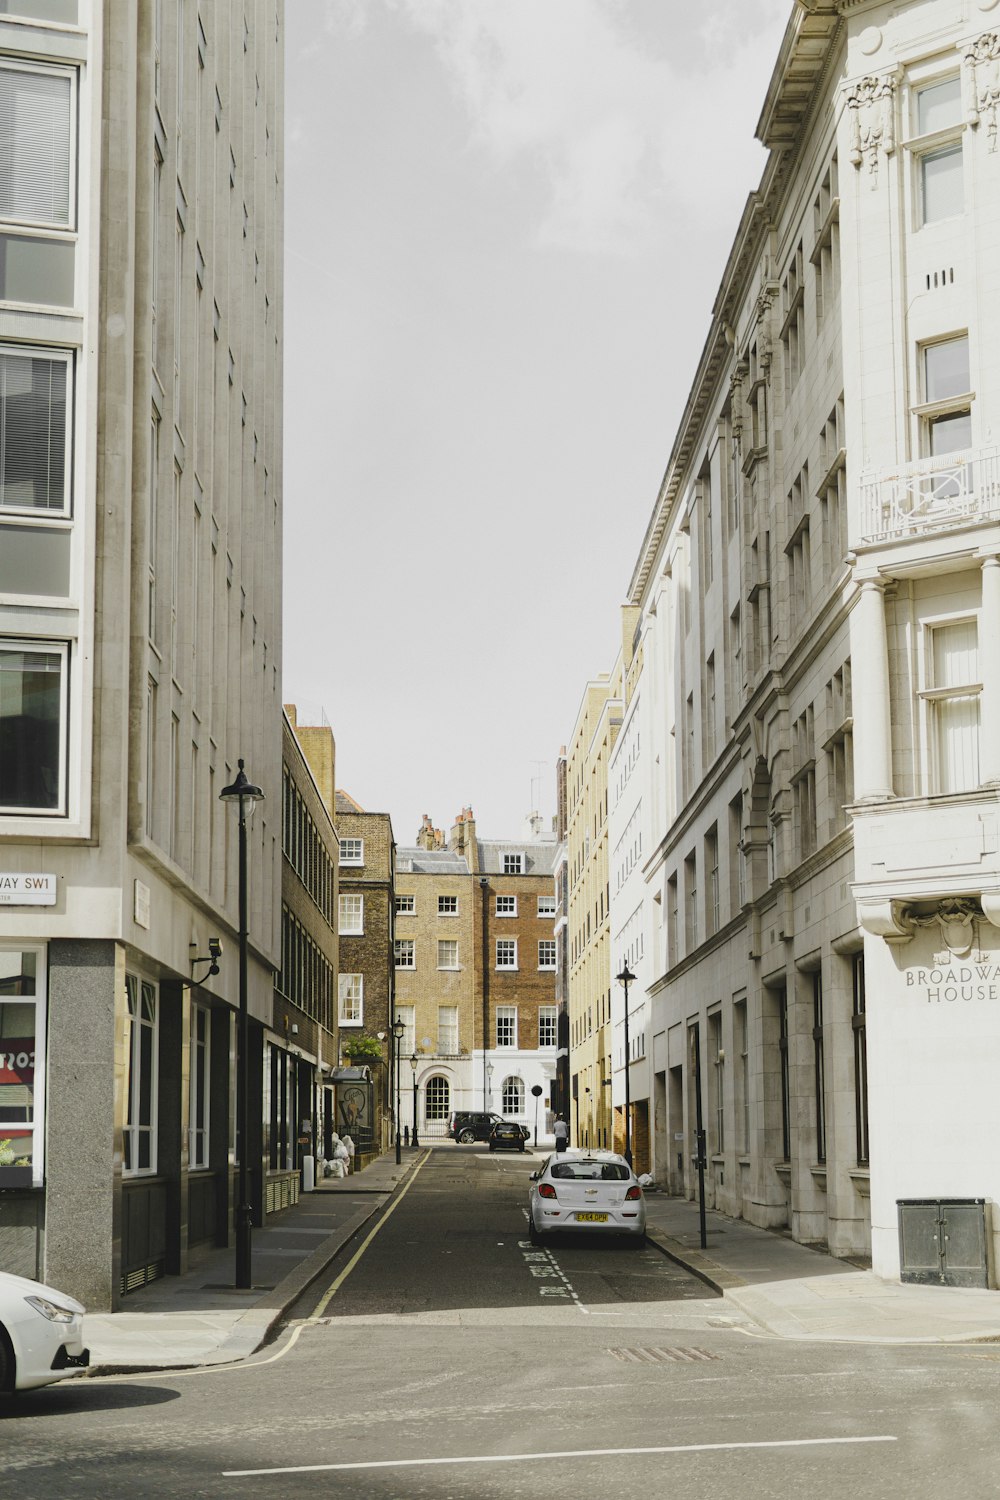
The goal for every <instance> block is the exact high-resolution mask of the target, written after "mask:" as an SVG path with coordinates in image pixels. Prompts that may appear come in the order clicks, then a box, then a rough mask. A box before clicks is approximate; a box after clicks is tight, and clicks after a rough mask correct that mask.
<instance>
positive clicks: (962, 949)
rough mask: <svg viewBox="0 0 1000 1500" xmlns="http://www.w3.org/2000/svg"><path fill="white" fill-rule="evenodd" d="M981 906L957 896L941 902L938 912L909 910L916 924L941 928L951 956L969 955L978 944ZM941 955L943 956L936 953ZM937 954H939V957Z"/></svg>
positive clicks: (976, 902) (963, 956)
mask: <svg viewBox="0 0 1000 1500" xmlns="http://www.w3.org/2000/svg"><path fill="white" fill-rule="evenodd" d="M979 919H980V908H979V903H978V901H971V900H969V899H968V897H965V896H958V897H954V898H952V899H950V900H948V901H942V902H940V904H939V905H938V909H937V911H933V912H930V913H928V914H926V915H921V916H916V915H914V914H913V913H912V912H911V913H910V921H911V922H912V924H913V926H914V927H938V928H939V929H940V931H941V936H942V937H943V938H944V941H945V945H946V947H947V954H946V955H945V962H947V961H948V957H947V955H949V954H950V956H951V957H952V958H968V957H969V956H970V954H971V953H972V952H973V950H974V949H975V948H976V947H977V946H978V936H979V932H978V928H979ZM937 956H940V955H937ZM937 956H936V957H937Z"/></svg>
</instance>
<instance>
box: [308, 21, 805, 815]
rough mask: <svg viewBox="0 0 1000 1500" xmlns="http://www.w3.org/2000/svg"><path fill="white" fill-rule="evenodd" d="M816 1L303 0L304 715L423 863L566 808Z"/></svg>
mask: <svg viewBox="0 0 1000 1500" xmlns="http://www.w3.org/2000/svg"><path fill="white" fill-rule="evenodd" d="M791 9H792V5H791V0H288V4H287V6H286V37H285V42H286V68H287V76H286V88H285V106H286V170H285V335H286V336H285V413H284V433H285V472H284V502H285V538H284V546H285V557H284V587H285V627H284V635H285V647H284V697H285V701H286V702H294V703H297V704H298V705H299V709H300V718H301V719H302V720H303V721H305V722H319V720H320V717H321V715H323V714H325V716H326V718H327V719H328V720H329V722H330V724H331V726H332V728H333V732H334V735H335V737H336V741H337V784H338V786H340V787H342V788H344V789H345V790H347V791H349V792H350V793H351V795H352V796H354V797H355V798H356V799H357V801H358V802H360V803H361V804H362V806H364V807H366V808H369V809H371V810H377V811H383V812H389V813H391V814H392V821H393V830H394V833H395V836H396V840H397V842H399V843H401V844H410V843H412V842H413V841H414V838H415V835H416V831H417V828H418V826H419V823H420V816H421V814H422V813H424V812H427V813H429V814H430V815H431V817H432V818H433V820H434V822H435V823H436V824H437V825H438V826H439V827H443V828H445V829H447V828H449V827H450V826H451V823H452V821H453V820H454V817H455V814H456V813H457V812H458V811H459V810H460V809H461V808H462V807H463V806H464V805H467V804H471V806H472V807H473V809H474V811H475V814H476V819H477V824H478V828H479V831H480V832H481V833H483V834H486V835H491V836H494V837H497V836H504V835H514V836H516V835H517V834H519V833H520V831H521V828H522V825H523V821H524V818H525V816H526V814H527V813H528V812H529V810H530V809H531V807H532V806H535V807H537V808H538V810H539V811H540V812H541V813H542V814H543V815H544V816H545V817H546V819H548V818H550V817H551V815H552V813H553V811H554V765H555V759H556V756H557V754H558V752H559V747H560V745H562V744H564V743H566V742H567V741H568V740H569V738H570V735H571V732H572V729H573V725H574V722H575V719H576V714H577V710H578V708H579V705H580V701H581V698H582V694H583V689H584V685H585V683H586V681H587V679H588V678H589V677H592V676H595V675H596V674H598V673H600V672H602V671H607V670H609V668H610V667H611V665H612V663H613V661H614V657H615V653H616V649H617V644H618V639H619V633H620V627H619V606H620V605H621V603H622V602H623V600H624V598H625V594H626V590H627V588H628V584H629V580H630V577H631V573H632V568H633V565H634V563H635V560H636V556H637V554H638V550H639V546H640V544H641V542H642V537H643V533H644V531H645V528H646V524H647V522H648V520H649V515H650V512H651V510H652V506H653V504H654V501H655V499H656V494H657V490H658V487H659V483H660V480H661V478H662V476H663V471H664V469H665V467H666V462H667V458H668V456H669V453H670V448H671V446H672V442H673V438H674V433H675V430H676V427H677V422H678V420H679V417H680V413H681V411H682V410H683V407H684V402H685V400H686V397H687V394H688V390H689V387H690V383H691V379H692V376H693V373H694V369H695V365H696V363H697V360H698V356H699V354H700V352H701V348H702V345H703V343H704V339H705V336H706V333H707V330H708V322H709V314H710V309H711V305H712V301H713V299H714V296H715V293H716V290H717V288H718V284H719V281H720V279H721V275H722V270H723V267H724V265H725V261H726V257H727V254H728V250H729V246H730V243H731V240H732V237H733V234H734V232H735V229H736V225H737V223H738V221H739V217H740V214H741V212H742V209H743V205H744V202H745V200H746V196H747V194H748V192H750V191H751V190H752V189H753V188H754V187H755V186H756V185H757V183H758V181H759V179H760V174H761V171H762V168H763V164H764V153H763V150H762V149H761V147H760V146H759V145H757V143H756V142H755V141H754V140H753V130H754V126H755V124H756V122H757V118H758V115H759V113H760V109H761V106H762V103H763V99H764V92H765V90H766V87H767V83H768V80H769V78H770V74H771V70H772V67H773V65H774V61H775V58H776V56H777V50H778V46H779V43H780V40H781V35H782V32H783V30H784V26H785V23H786V22H787V20H788V16H789V14H790V12H791Z"/></svg>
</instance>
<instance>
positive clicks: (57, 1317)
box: [24, 1297, 76, 1323]
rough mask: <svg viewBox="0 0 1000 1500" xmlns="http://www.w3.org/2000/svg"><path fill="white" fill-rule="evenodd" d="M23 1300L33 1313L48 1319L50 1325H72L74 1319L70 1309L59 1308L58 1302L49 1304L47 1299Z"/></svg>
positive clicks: (74, 1315) (73, 1313)
mask: <svg viewBox="0 0 1000 1500" xmlns="http://www.w3.org/2000/svg"><path fill="white" fill-rule="evenodd" d="M24 1300H25V1302H27V1304H28V1306H29V1307H33V1308H34V1309H35V1312H37V1313H41V1315H42V1317H43V1318H48V1320H49V1322H50V1323H72V1322H73V1319H74V1318H75V1317H76V1313H75V1312H74V1311H73V1309H72V1308H71V1307H60V1306H59V1303H58V1302H50V1301H49V1299H48V1297H25V1299H24Z"/></svg>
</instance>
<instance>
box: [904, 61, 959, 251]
mask: <svg viewBox="0 0 1000 1500" xmlns="http://www.w3.org/2000/svg"><path fill="white" fill-rule="evenodd" d="M916 102H917V134H918V136H919V137H924V136H935V137H937V136H939V135H940V134H941V132H944V131H952V132H953V138H952V139H950V140H944V141H942V142H940V143H935V144H934V146H933V147H931V149H929V150H926V151H921V152H919V153H918V155H917V158H916V162H917V170H918V174H919V184H918V188H919V199H920V201H919V222H920V223H921V224H934V223H936V222H937V221H938V220H940V219H950V218H954V217H955V215H957V214H960V213H961V212H962V210H963V208H964V206H965V203H964V193H963V184H962V177H963V165H962V137H961V124H962V89H961V83H960V80H959V79H958V78H948V79H946V80H945V81H944V82H943V83H934V84H931V85H930V86H929V87H928V88H924V89H919V90H918V92H917V101H916Z"/></svg>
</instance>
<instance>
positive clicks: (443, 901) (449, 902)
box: [438, 896, 458, 917]
mask: <svg viewBox="0 0 1000 1500" xmlns="http://www.w3.org/2000/svg"><path fill="white" fill-rule="evenodd" d="M438 916H439V917H457V916H458V897H457V896H439V897H438Z"/></svg>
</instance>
